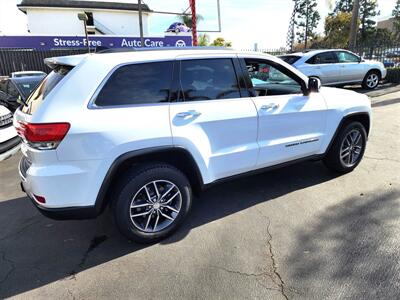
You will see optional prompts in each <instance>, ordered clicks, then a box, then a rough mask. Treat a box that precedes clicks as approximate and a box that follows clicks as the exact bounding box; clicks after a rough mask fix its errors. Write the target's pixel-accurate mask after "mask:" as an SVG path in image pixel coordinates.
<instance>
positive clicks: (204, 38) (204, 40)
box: [198, 33, 210, 46]
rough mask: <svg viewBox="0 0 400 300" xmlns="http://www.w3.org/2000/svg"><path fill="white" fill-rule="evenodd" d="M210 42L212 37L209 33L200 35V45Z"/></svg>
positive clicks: (206, 44)
mask: <svg viewBox="0 0 400 300" xmlns="http://www.w3.org/2000/svg"><path fill="white" fill-rule="evenodd" d="M209 42H210V37H209V36H208V34H205V33H203V34H200V35H199V42H198V44H199V46H208V43H209Z"/></svg>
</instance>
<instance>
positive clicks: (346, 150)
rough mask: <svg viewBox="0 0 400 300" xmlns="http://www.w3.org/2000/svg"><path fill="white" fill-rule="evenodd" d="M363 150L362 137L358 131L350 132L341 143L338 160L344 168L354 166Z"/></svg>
mask: <svg viewBox="0 0 400 300" xmlns="http://www.w3.org/2000/svg"><path fill="white" fill-rule="evenodd" d="M362 150H363V137H362V135H361V132H360V131H359V130H358V129H353V130H351V131H350V132H349V133H348V134H347V135H346V137H345V138H344V139H343V141H342V145H341V147H340V160H341V162H342V163H343V165H345V166H346V167H352V166H354V165H355V164H356V163H357V162H358V160H359V158H360V156H361V152H362Z"/></svg>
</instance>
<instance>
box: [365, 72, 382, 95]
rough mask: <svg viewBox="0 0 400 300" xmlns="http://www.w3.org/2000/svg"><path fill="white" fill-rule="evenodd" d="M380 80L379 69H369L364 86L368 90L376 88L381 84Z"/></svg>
mask: <svg viewBox="0 0 400 300" xmlns="http://www.w3.org/2000/svg"><path fill="white" fill-rule="evenodd" d="M380 80H381V74H380V73H379V72H378V71H369V72H368V73H367V75H365V77H364V80H363V82H362V87H363V88H364V89H367V90H373V89H376V88H377V87H378V85H379V82H380Z"/></svg>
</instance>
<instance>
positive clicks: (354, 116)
mask: <svg viewBox="0 0 400 300" xmlns="http://www.w3.org/2000/svg"><path fill="white" fill-rule="evenodd" d="M354 121H356V122H360V123H361V124H362V125H363V126H364V128H365V130H366V132H367V136H368V135H369V132H370V128H371V119H370V115H369V114H368V113H367V112H358V113H351V114H348V115H346V116H344V117H343V118H342V120H341V121H340V123H339V125H338V127H337V128H336V131H335V133H334V135H333V137H332V139H331V141H330V143H329V145H328V147H327V148H326V151H325V153H328V152H329V150H330V148H331V147H332V144H333V141H334V140H335V139H336V137H337V135H338V133H339V131H340V129H342V128H343V127H344V126H345V125H347V124H348V123H350V122H354Z"/></svg>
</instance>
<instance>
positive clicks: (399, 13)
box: [392, 0, 400, 40]
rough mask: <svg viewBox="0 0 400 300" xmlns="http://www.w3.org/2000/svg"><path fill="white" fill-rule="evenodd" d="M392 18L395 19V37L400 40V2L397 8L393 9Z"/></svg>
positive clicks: (398, 1)
mask: <svg viewBox="0 0 400 300" xmlns="http://www.w3.org/2000/svg"><path fill="white" fill-rule="evenodd" d="M392 16H393V17H394V23H393V27H394V35H395V37H396V39H397V40H399V39H400V0H397V3H396V6H395V7H394V9H393V13H392Z"/></svg>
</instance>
